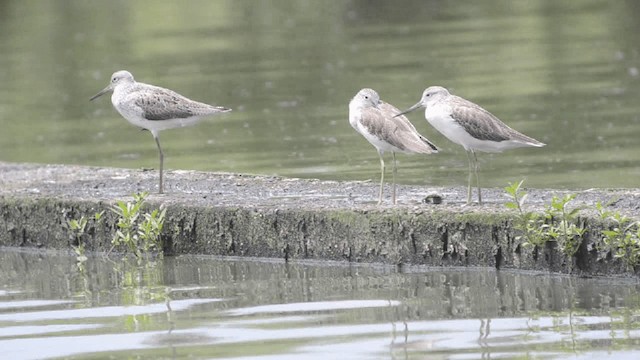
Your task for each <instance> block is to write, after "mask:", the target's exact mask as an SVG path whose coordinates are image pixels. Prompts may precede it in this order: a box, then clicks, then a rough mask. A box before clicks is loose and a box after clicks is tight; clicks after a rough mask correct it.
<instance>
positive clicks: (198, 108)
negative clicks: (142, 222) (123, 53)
mask: <svg viewBox="0 0 640 360" xmlns="http://www.w3.org/2000/svg"><path fill="white" fill-rule="evenodd" d="M109 91H113V94H112V95H111V103H112V104H113V107H114V108H115V109H116V110H117V111H118V112H119V113H120V115H122V117H124V118H125V119H126V120H127V121H129V122H130V123H131V124H133V125H135V126H138V127H141V128H143V129H147V130H149V131H150V132H151V134H152V135H153V138H154V139H155V141H156V145H157V146H158V151H159V153H160V185H159V192H160V193H162V192H163V182H162V170H163V163H164V154H163V153H162V148H161V147H160V140H159V136H158V133H159V132H160V131H162V130H167V129H173V128H177V127H184V126H190V125H194V124H196V123H197V122H199V121H200V120H202V119H203V118H205V117H208V116H212V115H216V114H219V113H225V112H229V111H231V109H229V108H226V107H222V106H213V105H208V104H204V103H201V102H197V101H194V100H191V99H188V98H186V97H184V96H182V95H180V94H178V93H176V92H175V91H172V90H169V89H165V88H161V87H158V86H154V85H149V84H144V83H139V82H136V81H135V80H134V78H133V75H131V73H130V72H128V71H125V70H121V71H117V72H115V73H113V75H112V76H111V82H110V83H109V85H108V86H107V87H105V88H104V89H103V90H101V91H100V92H99V93H97V94H96V95H94V96H93V97H91V100H94V99H96V98H98V97H99V96H101V95H103V94H106V93H107V92H109Z"/></svg>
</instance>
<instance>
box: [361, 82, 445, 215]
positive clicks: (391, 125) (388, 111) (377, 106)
mask: <svg viewBox="0 0 640 360" xmlns="http://www.w3.org/2000/svg"><path fill="white" fill-rule="evenodd" d="M398 112H400V110H398V109H397V108H396V107H395V106H393V105H391V104H388V103H386V102H384V101H382V100H380V96H379V95H378V93H377V92H375V91H374V90H372V89H362V90H360V91H358V93H357V94H356V96H354V97H353V99H351V102H349V123H350V124H351V126H352V127H353V128H354V129H356V131H357V132H359V133H360V134H362V136H364V137H365V139H367V140H368V141H369V142H370V143H371V145H373V146H374V147H375V148H376V149H377V150H378V155H379V156H380V194H379V199H378V205H380V204H382V189H383V185H384V170H385V166H384V158H383V154H384V152H385V151H390V152H391V154H392V156H393V182H392V184H393V185H392V188H393V193H392V201H393V204H395V203H396V172H397V170H396V152H403V153H420V154H433V153H437V152H438V148H436V146H435V145H433V144H432V143H431V142H430V141H429V140H428V139H427V138H425V137H424V136H422V135H420V134H419V133H418V131H417V130H416V128H415V127H414V126H413V125H412V124H411V123H410V122H409V119H407V118H406V117H405V116H399V117H394V115H395V114H397V113H398Z"/></svg>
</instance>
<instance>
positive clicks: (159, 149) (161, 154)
mask: <svg viewBox="0 0 640 360" xmlns="http://www.w3.org/2000/svg"><path fill="white" fill-rule="evenodd" d="M152 134H153V138H154V139H155V140H156V145H158V152H159V153H160V185H159V186H158V193H159V194H162V193H163V188H162V168H163V165H164V154H163V153H162V147H160V137H159V136H158V134H155V133H152Z"/></svg>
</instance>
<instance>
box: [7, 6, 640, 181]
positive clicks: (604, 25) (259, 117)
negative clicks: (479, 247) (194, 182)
mask: <svg viewBox="0 0 640 360" xmlns="http://www.w3.org/2000/svg"><path fill="white" fill-rule="evenodd" d="M639 12H640V4H639V3H637V2H633V1H615V2H602V1H598V0H586V1H579V2H575V1H574V2H569V1H563V2H557V1H539V2H508V1H498V0H496V1H482V2H474V3H465V4H461V3H458V2H449V1H438V0H432V1H425V0H414V1H403V2H402V3H401V4H397V3H395V2H388V1H363V0H351V1H340V2H322V1H313V0H302V1H301V0H282V1H277V2H271V1H265V2H259V3H255V2H244V1H233V0H227V1H208V0H200V1H195V0H194V1H189V2H174V1H151V0H146V1H135V2H129V1H104V2H97V3H96V2H91V3H88V2H86V1H78V0H44V1H37V2H33V1H20V0H8V1H2V2H1V4H0V53H2V54H3V56H0V68H1V69H2V70H1V71H0V129H1V130H0V161H11V162H39V163H63V164H83V165H94V166H116V167H128V168H151V167H153V168H155V167H157V166H158V160H157V152H156V151H157V150H156V147H155V144H154V143H153V140H152V138H151V136H150V134H149V133H148V132H144V131H138V130H137V129H136V128H135V127H133V126H131V125H130V124H128V123H127V122H126V121H125V120H124V119H122V118H121V117H120V116H119V115H118V114H117V113H116V111H115V110H114V109H113V108H112V106H111V103H110V101H109V99H108V98H107V97H106V96H105V97H102V98H100V99H98V100H96V101H93V102H89V98H90V97H91V96H92V95H94V94H95V93H96V92H98V91H99V90H101V89H102V88H103V87H104V86H105V85H106V84H107V82H108V81H109V77H110V75H111V73H112V72H114V71H116V70H120V69H127V70H129V71H131V72H132V73H133V74H134V76H135V77H136V79H137V80H139V81H142V82H147V83H152V84H156V85H160V86H164V87H168V88H171V89H174V90H176V91H178V92H180V93H182V94H184V95H186V96H188V97H190V98H193V99H196V100H199V101H203V102H208V103H212V104H217V105H224V106H228V107H231V108H233V109H234V111H233V112H232V113H230V114H227V115H223V116H220V117H216V118H213V119H210V120H205V121H204V122H203V123H201V124H199V125H197V126H196V127H193V128H185V129H180V130H172V131H167V132H163V133H162V136H161V138H162V141H163V149H164V150H165V167H166V168H168V169H193V170H206V171H223V172H238V173H254V174H268V175H271V174H276V175H282V176H288V177H304V178H321V179H332V180H367V179H374V181H375V180H377V177H378V171H379V163H378V158H377V154H376V152H375V149H374V148H373V147H372V146H371V145H370V144H368V143H367V141H366V140H365V139H364V138H362V137H361V136H360V135H359V134H357V133H356V132H355V131H354V130H353V129H352V128H351V127H350V126H349V124H348V115H347V114H348V109H347V105H348V103H349V100H350V99H351V98H352V97H353V96H354V95H355V93H356V92H357V91H358V90H359V89H360V88H363V87H371V88H374V89H376V90H378V92H379V93H380V94H381V96H382V98H383V99H385V100H386V101H388V102H390V103H392V104H394V105H395V106H397V107H399V108H401V109H404V108H407V107H409V106H410V105H413V104H414V103H415V102H417V101H418V99H419V97H420V95H421V93H422V91H423V90H424V89H425V88H426V87H427V86H430V85H442V86H445V87H447V88H449V89H450V90H451V91H452V92H453V93H455V94H457V95H460V96H463V97H465V98H468V99H470V100H472V101H474V102H477V103H479V104H481V105H482V106H483V107H485V108H486V109H488V110H490V111H491V112H493V113H494V114H496V115H497V116H498V117H499V118H501V119H502V120H503V121H504V122H506V123H507V124H509V125H511V126H512V127H514V128H515V129H517V130H519V131H522V132H523V133H525V134H527V135H530V136H532V137H534V138H537V139H538V140H540V141H543V142H545V143H546V144H547V146H546V147H544V148H541V149H518V150H513V151H509V152H505V153H504V154H495V155H488V154H481V155H480V163H481V174H482V175H481V177H482V183H483V185H484V186H493V187H503V186H505V185H507V183H508V182H512V181H516V180H520V179H527V183H526V184H527V186H531V187H539V188H542V187H553V188H589V187H637V186H638V181H637V179H638V176H639V175H640V167H639V166H638V163H640V142H638V136H639V132H640V130H639V129H640V102H639V101H638V98H640V82H639V81H640V70H639V69H640V51H639V46H640V45H639V43H638V41H637V34H638V33H639V32H640V17H638V16H637V14H638V13H639ZM409 118H410V120H411V121H412V122H413V123H414V124H415V126H416V127H417V129H418V130H419V131H420V132H421V133H422V134H424V135H425V136H427V137H428V138H430V139H431V140H432V141H433V142H434V143H435V144H436V145H438V146H439V147H440V148H441V152H440V153H439V154H437V155H432V156H422V155H415V156H408V155H399V156H398V158H399V166H400V172H399V176H398V182H400V183H406V184H421V185H425V186H429V185H433V186H441V185H460V186H463V185H465V184H466V179H467V159H466V156H465V154H464V151H463V149H462V148H461V147H459V146H457V145H455V144H453V143H451V142H449V141H448V140H447V139H446V138H444V137H443V136H442V135H440V134H438V133H437V132H436V131H435V130H434V129H433V128H432V127H431V126H430V125H428V123H427V122H426V121H425V120H424V117H423V114H422V113H420V112H415V113H412V114H410V116H409Z"/></svg>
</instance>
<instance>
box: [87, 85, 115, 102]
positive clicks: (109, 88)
mask: <svg viewBox="0 0 640 360" xmlns="http://www.w3.org/2000/svg"><path fill="white" fill-rule="evenodd" d="M109 91H111V85H109V86H107V87H106V88H104V89H102V90H100V92H99V93H97V94H95V95H93V96H92V97H91V99H89V101H93V100H95V99H97V98H99V97H100V96H102V95H104V94H106V93H108V92H109Z"/></svg>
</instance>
